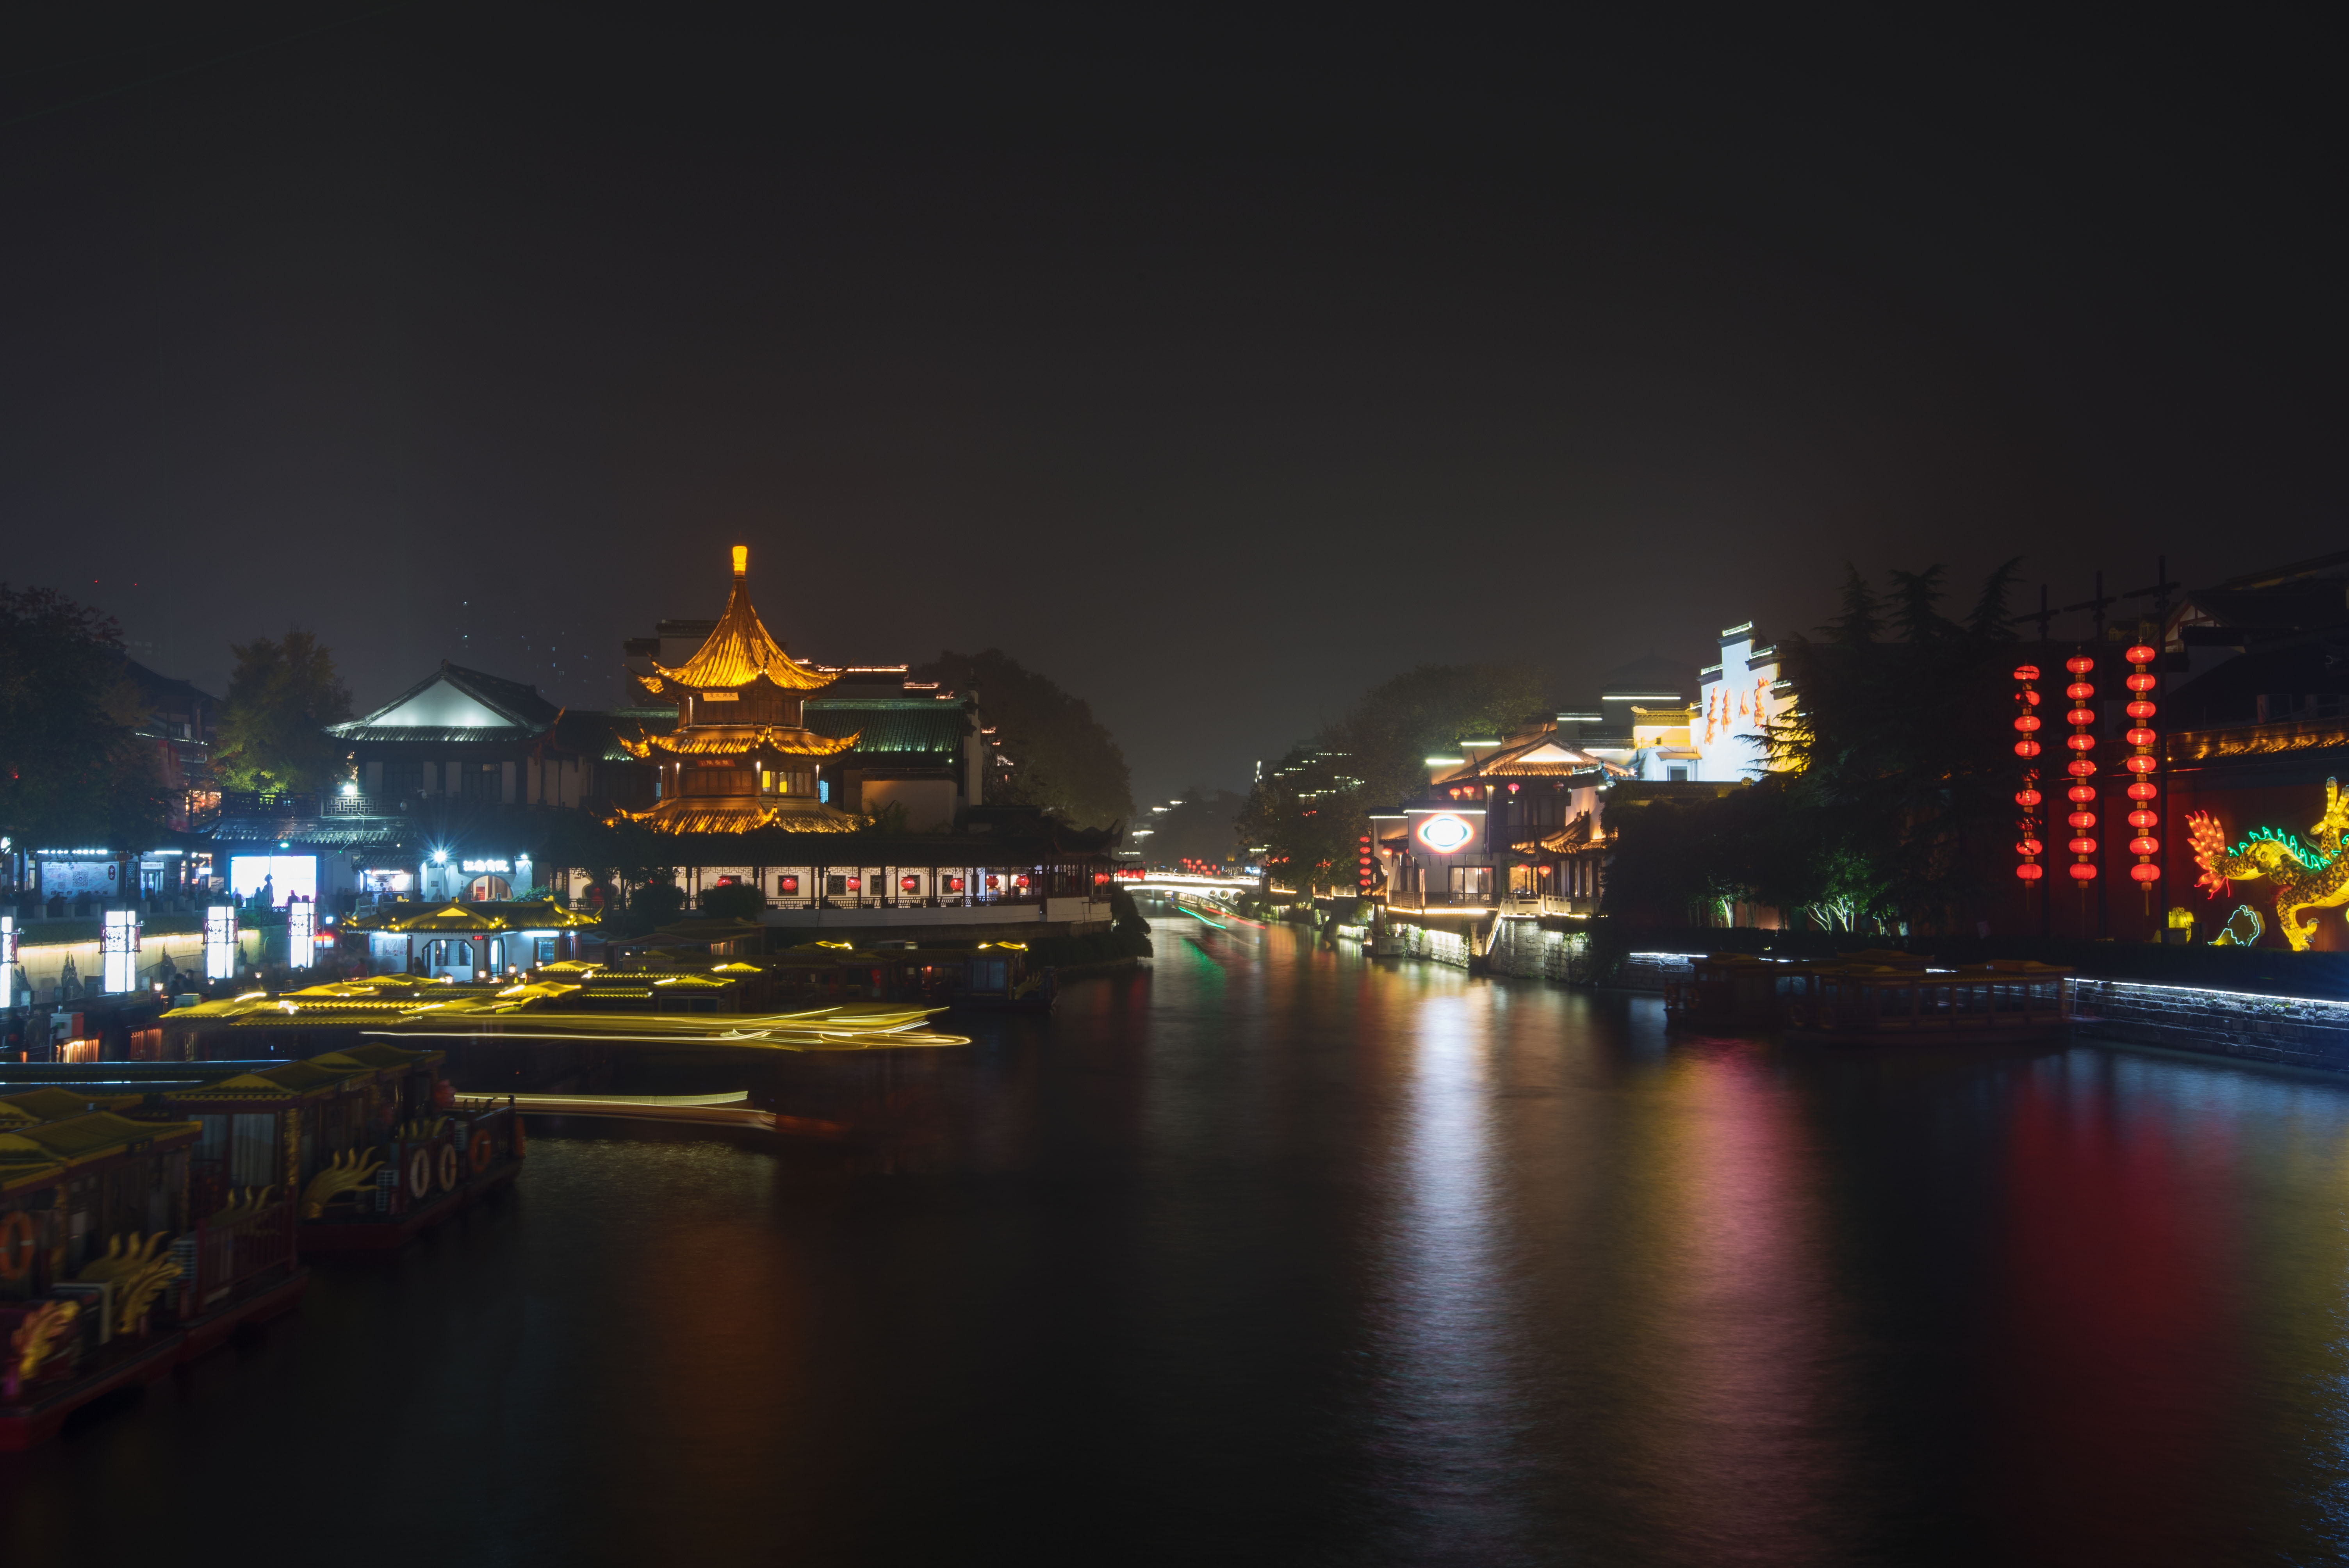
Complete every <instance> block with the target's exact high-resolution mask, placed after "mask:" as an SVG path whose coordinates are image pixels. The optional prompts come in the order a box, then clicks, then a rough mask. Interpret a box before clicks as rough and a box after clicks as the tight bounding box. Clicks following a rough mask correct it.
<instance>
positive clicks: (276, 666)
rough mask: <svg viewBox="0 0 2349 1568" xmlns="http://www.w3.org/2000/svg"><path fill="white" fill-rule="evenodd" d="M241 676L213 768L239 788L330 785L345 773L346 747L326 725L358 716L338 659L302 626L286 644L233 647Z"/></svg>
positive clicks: (233, 684)
mask: <svg viewBox="0 0 2349 1568" xmlns="http://www.w3.org/2000/svg"><path fill="white" fill-rule="evenodd" d="M229 652H231V653H232V654H234V655H236V670H235V673H234V674H233V675H231V676H229V683H228V700H227V702H226V703H225V704H223V705H222V709H221V719H220V750H219V752H218V754H217V755H216V757H215V758H214V761H213V769H214V772H215V774H216V776H217V777H218V778H219V779H220V780H221V782H222V783H223V784H225V785H227V786H228V787H229V788H230V789H262V790H269V789H294V790H305V791H306V790H312V789H325V788H326V787H327V786H328V785H329V784H331V783H332V782H333V781H334V780H335V779H336V777H338V776H339V775H340V773H341V771H342V767H343V747H342V744H341V743H340V742H338V741H337V740H336V739H335V738H334V737H332V736H330V735H327V734H326V733H325V727H326V725H329V724H333V723H335V722H336V721H337V720H338V719H345V718H348V717H350V716H351V694H350V692H349V691H348V690H347V689H346V688H345V687H344V686H343V683H342V679H341V677H340V676H337V675H336V673H335V657H334V655H332V654H330V653H328V652H327V651H326V646H325V645H324V644H322V643H320V642H319V641H318V638H317V635H316V634H315V633H312V632H305V631H303V630H302V629H300V628H299V627H295V628H292V629H290V630H288V631H287V632H286V634H285V641H284V642H282V643H281V642H277V641H274V640H273V639H271V638H268V637H257V638H255V639H254V640H253V641H252V642H250V643H245V644H243V645H230V648H229Z"/></svg>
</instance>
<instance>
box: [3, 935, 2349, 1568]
mask: <svg viewBox="0 0 2349 1568" xmlns="http://www.w3.org/2000/svg"><path fill="white" fill-rule="evenodd" d="M1186 924H1187V925H1188V927H1189V929H1187V930H1181V931H1179V932H1178V931H1176V930H1170V923H1167V922H1163V921H1162V922H1161V923H1160V924H1159V938H1158V940H1159V944H1160V946H1159V951H1160V956H1159V959H1158V961H1157V962H1156V965H1155V966H1154V972H1153V973H1150V974H1146V975H1136V976H1129V977H1118V978H1112V979H1109V980H1102V981H1091V982H1082V983H1079V984H1075V985H1071V986H1070V987H1069V989H1068V991H1067V992H1066V994H1065V995H1064V997H1063V999H1062V1005H1061V1011H1060V1013H1059V1014H1058V1015H1057V1016H1055V1017H1054V1018H1052V1019H1050V1020H1033V1019H1022V1018H1017V1017H993V1018H983V1019H979V1020H977V1021H975V1022H974V1023H973V1024H972V1025H970V1026H969V1028H970V1032H972V1033H973V1034H975V1035H976V1036H977V1037H978V1044H976V1045H975V1046H974V1047H972V1048H971V1049H969V1050H968V1051H959V1052H953V1053H932V1054H924V1055H921V1056H917V1057H905V1058H901V1059H890V1060H872V1059H866V1060H837V1059H833V1060H798V1061H788V1062H782V1063H779V1064H775V1065H773V1066H772V1067H771V1068H762V1069H761V1074H760V1076H757V1077H756V1078H754V1079H753V1080H752V1081H751V1083H750V1087H751V1088H753V1089H754V1090H755V1091H756V1092H757V1093H758V1094H759V1095H760V1096H761V1099H762V1100H764V1101H767V1102H770V1103H775V1104H778V1105H779V1106H781V1108H783V1109H792V1110H796V1111H800V1112H802V1113H805V1114H810V1115H816V1116H822V1117H825V1118H832V1119H842V1120H845V1121H849V1122H851V1123H853V1124H854V1125H855V1126H856V1127H857V1128H858V1129H859V1131H860V1137H859V1138H858V1139H857V1140H854V1141H852V1142H849V1143H846V1144H843V1145H837V1146H834V1145H812V1144H788V1143H776V1144H772V1145H767V1144H761V1143H758V1142H756V1141H755V1140H750V1139H749V1138H747V1137H746V1138H735V1139H730V1140H719V1141H710V1140H702V1139H698V1138H687V1137H682V1136H673V1135H669V1134H666V1133H661V1132H657V1131H647V1130H625V1129H623V1130H606V1131H603V1132H591V1131H588V1130H585V1129H574V1130H569V1131H567V1132H566V1131H565V1130H562V1129H559V1128H556V1127H553V1126H543V1127H542V1129H541V1136H540V1137H539V1139H538V1140H536V1141H535V1143H534V1152H533V1161H532V1165H531V1168H530V1170H529V1172H528V1174H527V1175H526V1176H525V1178H524V1181H523V1187H522V1189H521V1190H520V1191H517V1192H516V1193H515V1194H513V1196H512V1199H511V1200H510V1201H509V1202H505V1203H503V1204H502V1205H501V1206H499V1207H497V1208H494V1209H492V1210H487V1211H483V1212H477V1213H475V1214H473V1215H471V1216H469V1217H468V1218H467V1219H466V1220H464V1221H463V1222H461V1223H460V1224H459V1225H456V1226H453V1227H451V1228H450V1230H449V1231H447V1232H446V1233H441V1234H440V1235H437V1236H436V1237H434V1238H433V1239H431V1240H430V1241H429V1243H426V1244H425V1245H423V1246H420V1247H419V1248H417V1249H414V1250H412V1251H411V1252H410V1253H408V1254H406V1255H405V1256H403V1257H402V1258H400V1259H399V1260H398V1261H397V1262H395V1263H393V1264H390V1265H388V1266H386V1267H382V1268H377V1269H353V1268H342V1267H338V1268H332V1269H326V1270H322V1271H321V1273H320V1274H319V1276H318V1281H317V1284H316V1288H315V1289H314V1291H313V1294H312V1296H311V1299H310V1301H309V1302H308V1304H307V1305H306V1306H305V1311H304V1312H303V1313H302V1314H301V1315H300V1316H299V1317H298V1318H297V1319H295V1320H293V1321H291V1322H289V1323H288V1324H286V1325H285V1326H283V1327H281V1328H278V1329H275V1330H273V1331H272V1332H270V1333H269V1334H267V1335H265V1336H260V1337H258V1338H256V1339H254V1340H253V1341H252V1342H250V1343H248V1344H246V1345H244V1346H242V1347H240V1348H239V1349H238V1350H236V1351H234V1352H233V1353H231V1354H230V1355H228V1356H224V1357H218V1358H215V1359H214V1360H212V1361H210V1362H207V1363H204V1364H202V1366H200V1367H196V1368H194V1369H192V1370H191V1371H190V1372H189V1373H187V1374H185V1375H183V1376H182V1377H179V1378H177V1379H174V1380H173V1381H172V1382H171V1383H168V1384H166V1385H163V1386H161V1387H159V1388H157V1389H156V1390H154V1391H152V1392H150V1394H148V1395H147V1396H145V1397H144V1398H141V1399H137V1400H131V1401H126V1402H125V1403H124V1404H123V1405H122V1406H120V1407H119V1408H114V1409H111V1410H109V1411H105V1412H100V1413H98V1415H97V1416H95V1417H93V1418H90V1419H88V1420H85V1421H83V1422H81V1423H79V1424H78V1428H77V1429H76V1430H75V1431H74V1432H73V1433H72V1434H71V1435H70V1436H69V1438H68V1439H67V1440H66V1441H65V1442H63V1443H61V1444H59V1445H57V1446H56V1447H54V1448H52V1449H47V1450H45V1451H42V1452H38V1453H36V1454H33V1455H29V1456H26V1457H24V1458H21V1459H17V1460H0V1545H5V1551H0V1558H5V1561H8V1562H11V1563H14V1562H19V1561H22V1562H40V1561H63V1560H66V1558H67V1556H74V1557H76V1558H78V1560H91V1561H104V1560H113V1559H119V1557H121V1556H122V1555H123V1554H125V1553H131V1552H135V1551H143V1550H146V1549H147V1548H148V1547H149V1546H151V1543H152V1542H155V1541H157V1540H161V1539H182V1538H185V1537H186V1533H187V1530H188V1528H189V1527H188V1524H187V1522H188V1521H189V1520H191V1519H199V1518H204V1517H210V1516H211V1513H212V1512H216V1511H217V1508H218V1503H219V1500H220V1499H221V1498H222V1497H225V1496H237V1497H243V1496H247V1495H249V1494H250V1491H251V1489H252V1488H253V1486H254V1484H255V1479H254V1478H256V1477H271V1478H286V1479H285V1480H283V1481H282V1482H281V1481H273V1482H272V1485H271V1489H270V1491H269V1501H268V1507H269V1509H270V1510H271V1514H270V1520H271V1526H270V1528H271V1530H272V1531H273V1532H276V1533H277V1534H278V1535H279V1536H280V1537H281V1538H283V1539H287V1540H302V1541H331V1542H334V1543H335V1545H334V1549H333V1550H332V1551H331V1552H328V1553H326V1555H327V1556H328V1557H329V1558H331V1560H333V1561H335V1562H336V1563H353V1564H356V1563H373V1562H387V1563H388V1562H401V1563H407V1562H413V1561H416V1560H419V1558H424V1559H429V1560H430V1561H433V1562H436V1563H472V1562H481V1563H510V1562H537V1561H547V1562H554V1561H561V1562H565V1563H572V1562H591V1563H592V1562H636V1563H642V1562H654V1561H687V1560H701V1559H707V1560H710V1561H718V1562H737V1561H761V1562H763V1561H770V1560H775V1561H781V1560H789V1561H794V1562H797V1561H805V1562H810V1563H830V1562H886V1563H895V1562H908V1563H935V1562H937V1561H941V1560H951V1561H961V1560H965V1559H969V1558H974V1557H993V1556H999V1555H1016V1556H1019V1557H1022V1558H1025V1559H1032V1560H1038V1561H1061V1560H1076V1559H1082V1560H1086V1561H1112V1562H1120V1563H1123V1562H1137V1561H1164V1562H1184V1563H1195V1562H1200V1561H1219V1562H1220V1561H1250V1562H1275V1563H1313V1562H1321V1563H1439V1562H1459V1563H1490V1562H1523V1563H1547V1562H1555V1561H1560V1560H1583V1561H1590V1562H1599V1563H1740V1562H1750V1563H1875V1562H1903V1563H1906V1562H1929V1563H1982V1562H2002V1563H2003V1562H2018V1563H2083V1562H2106V1561H2126V1562H2131V1563H2216V1562H2238V1561H2259V1562H2318V1561H2331V1560H2333V1559H2334V1558H2335V1556H2336V1555H2337V1554H2338V1552H2339V1549H2340V1548H2341V1547H2342V1545H2343V1544H2344V1528H2349V1492H2344V1478H2349V1344H2344V1342H2349V1324H2344V1284H2349V1238H2345V1237H2344V1206H2345V1205H2349V1085H2344V1084H2341V1083H2338V1082H2334V1081H2331V1080H2322V1079H2314V1078H2301V1077H2294V1076H2291V1075H2285V1074H2279V1073H2266V1072H2261V1071H2256V1070H2252V1069H2248V1068H2239V1067H2234V1066H2230V1065H2228V1064H2224V1063H2212V1062H2202V1061H2198V1060H2193V1059H2189V1058H2182V1057H2165V1056H2158V1055H2150V1054H2127V1053H2118V1052H2111V1051H2106V1050H2102V1049H2097V1048H2092V1047H2076V1048H2050V1049H2046V1050H2040V1051H2033V1050H2012V1049H2010V1050H2004V1051H1997V1052H1968V1051H1956V1050H1939V1051H1937V1050H1930V1049H1929V1050H1914V1051H1897V1052H1861V1051H1830V1050H1823V1049H1814V1048H1806V1047H1786V1046H1783V1045H1778V1044H1775V1043H1772V1042H1769V1041H1766V1040H1754V1039H1742V1038H1722V1039H1708V1038H1672V1037H1667V1036H1665V1034H1664V1033H1663V1031H1662V1029H1661V1015H1660V1010H1659V1009H1658V1007H1657V1006H1656V1004H1655V1002H1654V1001H1653V1000H1652V999H1651V998H1637V997H1629V996H1624V995H1603V994H1600V995H1594V994H1590V993H1583V992H1574V991H1568V990H1566V989H1563V988H1557V987H1547V986H1543V985H1533V984H1526V983H1516V982H1486V981H1483V980H1471V979H1469V978H1468V977H1466V976H1465V975H1461V974H1459V973H1457V972H1454V971H1450V970H1444V969H1441V968H1437V967H1434V966H1430V965H1416V964H1413V965H1402V966H1400V967H1397V966H1392V965H1389V966H1381V965H1374V964H1371V963H1370V962H1368V961H1366V960H1364V959H1363V958H1361V955H1360V954H1359V952H1358V951H1356V950H1353V949H1350V948H1341V949H1340V950H1338V951H1335V952H1331V951H1329V950H1325V949H1320V948H1317V947H1316V946H1314V945H1313V944H1312V943H1311V942H1310V940H1309V937H1308V936H1306V935H1305V934H1300V933H1299V932H1296V931H1294V930H1290V929H1283V928H1273V929H1262V928H1256V927H1250V926H1247V925H1244V924H1236V925H1235V926H1234V927H1233V928H1232V929H1230V930H1228V931H1224V932H1217V931H1214V930H1212V929H1209V928H1206V927H1204V926H1200V925H1198V924H1197V923H1186ZM468 1070H473V1071H487V1070H489V1068H488V1067H487V1066H486V1065H484V1064H480V1063H476V1064H471V1065H469V1067H468ZM725 1070H728V1071H735V1070H737V1069H731V1068H729V1069H725ZM644 1087H653V1086H650V1085H647V1086H644ZM662 1087H676V1088H709V1087H729V1086H727V1085H720V1084H716V1083H684V1082H678V1083H676V1084H674V1085H665V1086H662ZM322 1467H325V1468H324V1470H322ZM387 1467H388V1468H387ZM427 1467H429V1468H427ZM326 1470H332V1472H333V1473H335V1474H336V1475H342V1476H346V1477H347V1478H348V1481H349V1483H348V1484H341V1483H337V1484H335V1485H324V1484H318V1483H316V1480H303V1479H302V1478H316V1477H317V1476H319V1475H321V1474H322V1473H326ZM424 1475H429V1483H428V1482H425V1481H419V1480H413V1479H412V1478H414V1477H418V1476H424ZM370 1478H372V1479H370ZM378 1483H380V1484H378ZM387 1488H388V1489H389V1490H388V1491H387V1490H386V1489H387ZM387 1496H389V1497H393V1498H396V1500H397V1506H396V1508H395V1509H394V1513H395V1514H396V1516H397V1524H396V1526H391V1527H376V1526H374V1525H371V1524H370V1523H368V1522H367V1521H368V1520H370V1519H371V1518H372V1517H373V1514H372V1513H370V1510H371V1509H376V1506H377V1505H376V1503H374V1502H367V1503H366V1504H365V1506H362V1504H361V1502H359V1501H354V1500H355V1499H360V1500H367V1499H375V1500H380V1499H381V1498H383V1497H387ZM378 1511H379V1510H378Z"/></svg>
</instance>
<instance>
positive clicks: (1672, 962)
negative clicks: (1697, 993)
mask: <svg viewBox="0 0 2349 1568" xmlns="http://www.w3.org/2000/svg"><path fill="white" fill-rule="evenodd" d="M1700 956H1702V954H1694V953H1626V954H1623V963H1622V965H1621V966H1620V967H1619V968H1618V969H1617V970H1616V971H1615V979H1614V984H1615V985H1619V986H1621V987H1622V988H1623V989H1625V990H1627V991H1661V990H1662V989H1663V988H1664V982H1665V981H1666V980H1685V979H1687V978H1689V976H1691V975H1694V974H1695V973H1696V961H1697V959H1698V958H1699V957H1700Z"/></svg>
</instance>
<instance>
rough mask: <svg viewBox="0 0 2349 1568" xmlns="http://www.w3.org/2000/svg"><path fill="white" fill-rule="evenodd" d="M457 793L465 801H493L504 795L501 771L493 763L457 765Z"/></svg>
mask: <svg viewBox="0 0 2349 1568" xmlns="http://www.w3.org/2000/svg"><path fill="white" fill-rule="evenodd" d="M457 793H458V796H459V798H460V799H466V800H495V799H499V798H500V797H501V796H502V795H503V794H504V793H505V789H504V778H503V769H501V768H499V766H498V765H497V764H496V763H494V762H464V763H459V764H458V765H457Z"/></svg>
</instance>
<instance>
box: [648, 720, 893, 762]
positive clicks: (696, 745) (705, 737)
mask: <svg viewBox="0 0 2349 1568" xmlns="http://www.w3.org/2000/svg"><path fill="white" fill-rule="evenodd" d="M855 744H856V732H855V731H854V730H851V731H850V732H849V733H848V734H847V735H845V736H843V737H837V738H835V737H833V736H825V735H817V734H815V733H814V732H813V731H812V730H808V729H792V728H785V727H782V726H781V725H773V724H697V725H693V726H691V727H688V728H685V729H679V730H676V731H673V732H671V733H670V734H667V735H647V736H645V737H644V738H642V739H639V740H631V739H629V738H626V736H623V737H621V738H620V745H621V748H623V749H625V750H626V752H627V753H628V755H629V756H631V757H637V758H645V757H650V756H651V755H652V754H653V753H654V752H656V751H665V752H667V753H668V754H669V755H670V756H672V757H743V756H748V755H749V754H750V753H751V752H754V751H774V752H780V753H781V754H782V755H783V756H786V757H837V756H838V755H840V753H842V752H843V751H846V750H847V749H849V748H851V747H853V746H854V745H855Z"/></svg>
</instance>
